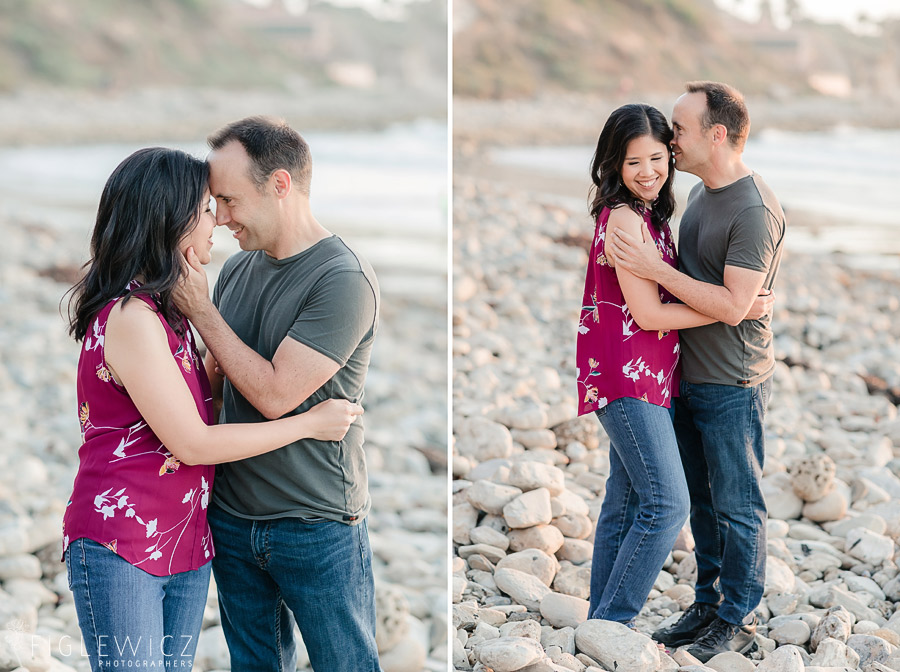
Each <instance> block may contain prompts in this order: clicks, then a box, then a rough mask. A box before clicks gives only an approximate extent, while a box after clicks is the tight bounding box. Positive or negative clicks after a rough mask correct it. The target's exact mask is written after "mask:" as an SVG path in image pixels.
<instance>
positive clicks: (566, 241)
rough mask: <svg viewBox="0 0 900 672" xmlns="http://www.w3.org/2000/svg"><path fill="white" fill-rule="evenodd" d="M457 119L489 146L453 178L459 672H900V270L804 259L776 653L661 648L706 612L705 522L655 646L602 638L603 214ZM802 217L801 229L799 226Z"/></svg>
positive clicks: (773, 572) (770, 560)
mask: <svg viewBox="0 0 900 672" xmlns="http://www.w3.org/2000/svg"><path fill="white" fill-rule="evenodd" d="M457 118H458V119H459V120H460V124H459V125H460V126H461V127H463V132H464V134H465V135H466V137H468V138H475V139H473V140H471V141H464V142H463V143H461V144H460V145H459V147H458V151H460V152H461V154H459V155H458V160H457V162H456V166H455V173H456V174H455V175H454V202H453V205H454V228H453V247H454V268H453V273H454V285H453V313H452V325H453V326H452V331H453V431H454V436H453V444H452V451H451V452H452V471H453V479H454V480H453V482H452V514H451V520H452V539H453V557H452V565H451V572H452V595H451V600H452V605H453V606H452V612H451V620H452V626H453V630H454V636H453V639H452V642H451V644H452V660H453V666H454V668H455V669H456V670H473V671H485V672H487V671H488V670H492V671H493V672H514V671H517V670H527V671H529V672H551V671H552V672H569V671H573V672H585V671H587V672H599V671H600V670H616V671H618V672H656V671H661V670H684V671H688V670H690V671H692V672H699V671H708V670H717V671H718V672H743V671H745V670H746V671H748V672H749V671H751V670H754V669H756V670H759V671H760V672H776V671H777V672H794V671H796V672H800V671H802V670H806V671H807V672H826V671H827V672H838V671H844V670H847V671H849V670H861V671H863V672H876V671H878V672H890V671H891V670H900V612H895V610H896V602H897V600H898V599H900V571H898V566H897V563H898V556H897V554H896V553H897V543H898V540H900V419H898V415H897V404H898V403H900V320H898V318H897V314H898V309H900V270H898V264H897V259H896V258H887V259H885V260H886V261H887V262H888V263H884V264H872V263H868V262H865V261H861V260H860V259H859V258H855V257H852V256H849V255H841V254H806V253H803V252H801V251H798V250H796V249H789V250H788V251H787V252H786V253H785V256H784V260H783V263H782V266H781V272H780V275H779V277H778V281H777V284H776V293H777V296H778V298H777V301H776V308H775V313H774V321H773V329H774V332H775V348H776V356H777V360H778V362H777V368H776V371H775V375H774V383H773V389H772V395H771V401H770V403H769V409H768V416H767V423H766V459H765V471H764V475H763V489H764V493H765V497H766V503H767V507H768V512H769V521H768V528H767V529H768V548H767V556H768V557H767V572H766V584H765V595H764V597H763V600H762V602H761V604H760V606H759V607H758V609H757V610H756V614H757V617H758V619H759V623H760V625H759V627H758V630H757V633H758V634H757V642H756V643H757V647H756V650H755V651H754V652H753V653H752V654H751V655H750V656H748V657H744V656H741V655H738V654H723V655H720V656H717V657H715V658H713V659H712V660H710V661H709V662H707V663H706V664H702V663H700V662H699V661H697V660H696V659H692V657H691V656H690V655H689V654H687V653H686V652H684V651H682V650H676V651H662V650H660V649H659V648H657V646H656V645H655V643H654V642H652V640H651V639H650V638H649V636H648V635H649V633H651V632H652V631H653V630H655V629H656V628H657V627H660V625H666V624H668V623H670V622H673V621H674V620H676V619H677V618H678V616H679V615H680V614H681V612H682V611H683V609H685V608H686V607H687V606H688V605H689V604H691V603H692V601H693V580H694V577H695V576H696V562H695V560H694V556H693V553H692V550H693V539H692V537H691V534H690V531H689V528H688V527H687V526H686V528H685V529H684V530H683V531H682V534H681V536H680V537H679V540H678V542H677V543H676V545H675V547H674V549H673V550H672V552H671V554H670V556H669V558H668V560H667V561H666V564H665V566H664V567H663V569H662V571H661V572H660V573H659V576H658V578H657V580H656V582H655V585H654V589H653V591H652V592H651V594H650V596H649V598H648V600H647V602H646V604H645V607H644V609H643V610H642V612H641V614H640V616H639V617H638V619H637V623H636V626H637V631H636V632H633V631H630V630H629V629H628V628H626V627H625V626H623V625H620V624H616V623H610V622H605V621H597V620H586V619H587V613H588V601H587V600H588V596H589V589H588V586H589V577H590V560H591V552H592V539H593V534H594V527H595V525H596V520H597V516H598V513H599V509H600V504H601V501H602V498H603V495H604V492H605V480H606V476H607V471H608V468H609V463H608V451H609V444H608V439H607V438H606V436H605V433H604V432H603V430H602V428H601V427H600V424H599V422H598V421H597V419H596V418H595V417H594V416H592V415H588V416H583V417H580V418H579V417H576V399H575V384H574V380H575V334H576V330H575V327H576V324H577V319H578V314H579V308H580V303H579V301H580V297H581V293H582V290H583V282H584V269H585V266H586V264H587V250H588V248H589V245H590V239H591V236H592V233H593V226H592V224H591V223H590V221H589V220H588V217H587V215H586V208H582V209H580V210H576V209H573V208H572V207H570V206H569V205H567V203H571V202H572V201H571V199H569V200H568V201H567V200H566V199H560V198H558V197H555V196H554V195H553V194H549V193H547V192H549V191H553V190H556V191H557V195H559V194H560V193H563V192H565V193H566V195H575V194H578V195H580V191H579V187H577V186H576V187H574V188H573V187H572V185H571V184H569V185H567V186H566V185H561V184H557V183H553V181H552V180H549V179H548V181H547V182H544V183H543V185H542V183H541V180H540V179H539V178H537V177H535V176H534V175H532V176H531V177H530V178H528V176H525V175H523V174H520V173H516V174H514V175H512V176H511V175H510V174H509V173H508V172H507V173H506V175H505V176H503V175H500V176H499V177H498V175H499V173H498V171H497V170H494V171H493V172H492V169H491V167H490V166H486V165H485V164H486V163H487V162H486V161H484V160H483V159H484V154H482V152H483V150H484V148H483V147H481V146H480V145H479V143H478V142H477V138H478V136H479V133H478V124H477V123H472V124H471V126H472V128H471V129H470V128H466V127H465V123H466V122H465V117H464V115H458V116H457ZM473 129H474V130H473ZM519 141H520V142H527V141H528V140H527V138H526V139H525V140H524V141H523V140H519ZM552 141H553V140H551V142H552ZM558 141H559V140H557V142H558ZM504 177H505V179H501V178H504ZM510 177H512V178H513V179H510ZM557 182H559V181H557ZM548 186H549V187H552V188H550V189H548V188H543V187H548ZM585 196H586V195H585ZM803 218H804V213H802V212H799V211H795V212H792V213H791V214H790V215H789V226H790V224H791V221H792V220H796V221H798V222H799V221H802V220H803ZM883 261H884V260H883ZM882 269H889V270H882Z"/></svg>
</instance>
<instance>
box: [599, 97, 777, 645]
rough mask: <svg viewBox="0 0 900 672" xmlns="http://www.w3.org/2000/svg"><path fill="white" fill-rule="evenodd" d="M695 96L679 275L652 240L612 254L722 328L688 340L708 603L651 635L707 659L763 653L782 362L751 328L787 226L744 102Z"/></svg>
mask: <svg viewBox="0 0 900 672" xmlns="http://www.w3.org/2000/svg"><path fill="white" fill-rule="evenodd" d="M686 90H687V92H686V93H685V94H683V95H682V96H681V97H680V98H679V99H678V101H677V102H676V103H675V109H674V111H673V113H672V123H673V127H674V131H675V136H674V139H673V141H672V150H673V153H674V157H675V167H676V168H677V169H678V170H682V171H685V172H689V173H693V174H694V175H697V176H698V177H699V178H700V179H701V180H702V181H703V182H702V184H698V185H697V186H696V187H695V188H694V189H693V190H692V191H691V194H690V197H689V198H688V205H687V208H686V210H685V212H684V215H683V216H682V219H681V225H680V229H679V244H678V248H679V268H680V272H679V271H678V270H675V269H673V268H671V267H670V266H668V265H666V264H665V263H661V261H660V259H659V255H658V254H657V252H656V249H655V247H653V245H652V244H651V245H649V246H647V245H646V244H643V243H641V242H640V241H638V240H637V239H636V238H633V237H627V235H626V234H621V233H620V232H619V231H617V232H616V234H615V235H616V237H615V239H614V240H613V242H612V244H611V246H612V248H613V253H614V254H615V255H616V256H617V259H618V260H619V261H618V263H621V264H623V265H624V266H625V267H626V268H628V270H630V271H631V272H632V273H635V274H636V275H640V276H641V277H645V278H651V279H653V280H655V281H656V282H657V283H659V284H660V285H662V286H663V287H665V288H666V289H668V290H669V291H670V292H672V294H674V295H675V296H677V297H678V298H679V299H681V300H682V301H683V302H684V303H686V304H688V305H689V306H691V307H692V308H694V309H696V310H698V311H700V312H702V313H704V314H706V315H710V316H711V317H714V318H716V319H717V320H719V322H716V323H713V324H710V325H707V326H704V327H697V328H695V329H685V330H682V331H681V348H682V353H683V355H682V383H681V390H680V393H681V396H680V397H679V398H677V399H675V400H674V407H675V433H676V436H677V438H678V446H679V450H680V452H681V459H682V462H683V464H684V467H685V473H686V476H687V481H688V489H689V490H690V494H691V529H692V531H693V533H694V538H695V541H696V557H697V585H696V596H695V601H694V604H692V605H691V606H690V607H689V608H688V609H687V610H686V611H685V612H684V614H683V615H682V616H681V618H680V619H679V620H678V621H677V622H676V623H675V624H673V625H671V626H669V627H667V628H662V629H660V630H657V631H656V632H655V633H653V637H654V638H655V639H656V640H657V641H659V642H662V643H664V644H667V645H669V646H681V645H683V644H687V643H690V642H693V644H692V645H691V646H690V647H689V649H688V651H690V653H692V654H693V655H694V656H696V657H697V658H699V659H700V660H701V661H704V662H705V661H707V660H709V659H710V658H712V657H713V656H714V655H716V654H717V653H722V652H725V651H738V652H740V653H744V652H747V651H749V650H751V649H752V648H753V647H754V643H755V634H756V621H755V617H754V616H753V611H754V609H755V608H756V606H757V605H758V604H759V601H760V599H761V598H762V594H763V587H764V584H765V559H766V505H765V501H764V499H763V496H762V492H761V490H760V478H761V475H762V466H763V458H764V452H765V451H764V427H763V421H764V417H765V412H766V405H767V402H768V396H769V388H770V384H771V381H770V377H771V375H772V372H773V370H774V367H775V356H774V351H773V347H772V331H771V329H770V322H771V317H770V316H769V315H766V316H765V317H764V318H762V319H760V320H744V321H742V320H743V318H744V316H745V315H746V314H747V310H748V309H749V308H750V306H751V304H752V303H753V301H754V300H755V298H756V296H757V294H759V293H760V290H763V291H766V289H771V287H772V285H773V283H774V281H775V275H776V273H777V271H778V266H779V263H780V260H781V248H782V241H783V239H784V227H785V220H784V213H783V212H782V209H781V206H780V205H779V204H778V200H777V199H776V198H775V195H774V194H773V193H772V191H771V190H770V189H769V187H768V186H767V185H766V184H765V182H763V180H762V178H760V176H759V175H757V174H755V173H754V172H753V171H751V170H750V168H748V167H747V166H746V165H745V164H744V162H743V159H742V153H743V149H744V143H745V142H746V140H747V134H748V131H749V129H750V118H749V115H748V114H747V108H746V106H745V105H744V101H743V97H742V96H741V94H740V93H739V92H737V91H736V90H735V89H733V88H731V87H730V86H727V85H725V84H719V83H715V82H692V83H689V84H688V85H687V87H686ZM646 238H647V239H649V236H646ZM647 247H650V248H652V250H648V249H647Z"/></svg>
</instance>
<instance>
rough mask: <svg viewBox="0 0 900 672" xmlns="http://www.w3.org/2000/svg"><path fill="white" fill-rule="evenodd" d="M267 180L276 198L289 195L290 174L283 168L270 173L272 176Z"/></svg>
mask: <svg viewBox="0 0 900 672" xmlns="http://www.w3.org/2000/svg"><path fill="white" fill-rule="evenodd" d="M269 180H271V183H272V188H273V189H274V191H275V196H276V197H278V198H284V197H285V196H287V195H288V194H290V193H291V186H292V180H291V174H290V173H289V172H288V171H286V170H285V169H284V168H279V169H278V170H276V171H275V172H274V173H272V176H271V177H270V178H269Z"/></svg>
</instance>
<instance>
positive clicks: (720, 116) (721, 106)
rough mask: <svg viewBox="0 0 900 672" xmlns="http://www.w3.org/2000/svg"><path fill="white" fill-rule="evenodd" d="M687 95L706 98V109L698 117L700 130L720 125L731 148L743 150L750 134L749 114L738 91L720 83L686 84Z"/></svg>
mask: <svg viewBox="0 0 900 672" xmlns="http://www.w3.org/2000/svg"><path fill="white" fill-rule="evenodd" d="M685 91H687V93H699V94H702V95H703V96H704V97H705V98H706V109H705V111H704V112H703V114H701V116H700V125H701V127H702V129H703V130H704V131H705V130H709V129H710V128H712V127H713V126H716V125H719V124H720V125H722V126H724V127H725V130H726V131H727V137H728V140H729V142H730V143H731V146H732V147H733V148H734V149H736V150H737V151H742V150H743V149H744V144H745V143H746V142H747V136H748V135H749V133H750V114H749V113H748V112H747V106H746V105H745V104H744V96H743V95H742V94H741V92H740V91H738V90H737V89H735V88H734V87H731V86H729V85H728V84H722V83H720V82H706V81H702V82H688V83H687V84H686V85H685Z"/></svg>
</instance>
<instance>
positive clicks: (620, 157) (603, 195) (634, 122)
mask: <svg viewBox="0 0 900 672" xmlns="http://www.w3.org/2000/svg"><path fill="white" fill-rule="evenodd" d="M645 135H649V136H650V137H652V138H653V139H654V140H658V141H659V142H661V143H662V144H664V145H665V146H666V151H667V153H668V163H669V177H668V178H666V181H665V184H663V186H662V189H660V191H659V197H658V198H657V200H656V202H655V203H654V205H653V212H652V213H651V216H650V221H651V222H652V224H653V226H654V227H656V230H657V231H658V230H659V229H660V228H661V227H662V225H663V223H664V222H666V221H668V220H669V218H670V217H671V216H672V213H673V212H675V194H674V193H673V191H672V181H673V180H674V178H675V160H674V158H673V156H672V152H671V150H670V148H669V143H670V142H671V141H672V135H673V134H672V129H671V128H670V127H669V122H668V121H667V120H666V117H665V115H664V114H663V113H662V112H660V111H659V110H657V109H656V108H655V107H651V106H650V105H644V104H642V103H632V104H629V105H623V106H622V107H620V108H619V109H617V110H615V111H614V112H613V113H612V114H610V115H609V119H607V120H606V124H604V126H603V130H602V131H601V132H600V138H599V139H598V140H597V149H596V150H595V151H594V158H593V160H592V161H591V181H592V182H593V183H594V186H593V187H592V188H591V196H592V198H591V206H590V213H591V217H593V218H594V219H597V217H598V216H599V215H600V211H601V210H602V209H603V208H614V207H615V206H617V205H619V204H622V203H624V204H626V205H627V206H628V207H630V208H631V209H632V210H634V211H635V212H637V213H643V212H644V210H645V207H644V203H643V201H642V200H641V199H640V198H638V197H637V196H635V195H634V194H632V193H631V192H630V191H629V190H628V187H626V186H625V185H624V184H623V182H622V165H623V164H624V163H625V152H626V151H627V150H628V143H629V142H631V141H632V140H634V139H635V138H640V137H643V136H645Z"/></svg>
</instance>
